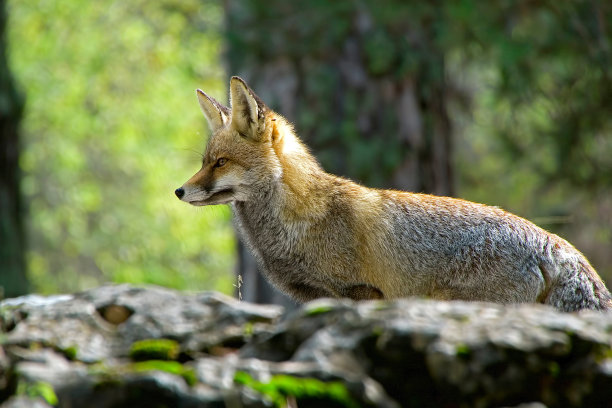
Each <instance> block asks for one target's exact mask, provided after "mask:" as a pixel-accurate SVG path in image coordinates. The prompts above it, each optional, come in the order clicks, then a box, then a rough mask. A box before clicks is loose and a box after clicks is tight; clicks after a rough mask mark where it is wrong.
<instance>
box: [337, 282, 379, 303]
mask: <svg viewBox="0 0 612 408" xmlns="http://www.w3.org/2000/svg"><path fill="white" fill-rule="evenodd" d="M342 297H347V298H349V299H351V300H376V299H384V298H385V296H384V295H383V293H382V291H381V290H380V289H378V288H377V287H375V286H372V285H368V284H366V283H364V284H360V285H353V286H348V287H346V288H344V289H343V290H342Z"/></svg>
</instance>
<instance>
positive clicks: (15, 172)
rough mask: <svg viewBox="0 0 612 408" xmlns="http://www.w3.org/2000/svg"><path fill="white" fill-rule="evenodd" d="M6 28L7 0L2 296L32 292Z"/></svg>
mask: <svg viewBox="0 0 612 408" xmlns="http://www.w3.org/2000/svg"><path fill="white" fill-rule="evenodd" d="M5 28H6V8H5V1H4V0H0V298H2V297H12V296H18V295H22V294H24V293H26V292H27V291H28V282H27V279H26V274H25V258H24V252H25V239H24V227H23V208H22V200H21V192H20V189H19V181H20V170H19V137H18V125H19V120H20V118H21V114H22V111H23V99H22V98H21V97H20V95H19V94H18V93H17V90H16V89H15V85H14V83H13V81H12V78H11V75H10V72H9V67H8V62H7V54H6V36H5Z"/></svg>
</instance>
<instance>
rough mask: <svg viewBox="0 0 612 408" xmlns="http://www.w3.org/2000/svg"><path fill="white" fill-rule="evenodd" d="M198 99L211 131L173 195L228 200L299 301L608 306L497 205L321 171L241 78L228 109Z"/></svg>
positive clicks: (265, 265)
mask: <svg viewBox="0 0 612 408" xmlns="http://www.w3.org/2000/svg"><path fill="white" fill-rule="evenodd" d="M197 96H198V100H199V103H200V107H201V109H202V112H203V113H204V115H205V116H206V118H207V120H208V123H209V125H210V128H211V130H212V136H211V137H210V139H209V141H208V144H207V147H206V151H205V153H204V158H203V163H202V168H201V169H200V170H199V171H198V172H197V173H196V174H195V175H194V176H193V177H192V178H190V179H189V180H188V181H187V182H186V183H185V184H184V185H183V186H182V187H181V188H179V189H177V190H176V195H177V196H178V197H179V198H180V199H181V200H183V201H186V202H188V203H190V204H193V205H198V206H200V205H213V204H230V205H231V207H232V209H233V213H234V219H235V223H236V225H237V228H238V230H239V232H240V234H241V235H242V237H243V239H244V241H245V242H246V243H247V245H248V247H249V248H250V250H251V251H252V253H253V254H254V255H255V258H256V259H257V261H258V262H259V264H260V266H261V268H262V270H263V273H264V274H265V276H266V278H267V279H268V280H269V281H270V282H271V283H272V284H274V285H275V286H276V287H277V288H278V289H280V290H281V291H283V292H285V293H287V294H288V295H290V296H291V297H293V298H294V299H296V300H297V301H301V302H304V301H309V300H311V299H315V298H319V297H336V298H339V297H347V298H351V299H355V300H361V299H393V298H399V297H407V296H424V297H429V298H432V299H444V300H451V299H460V300H480V301H491V302H498V303H506V304H509V303H526V302H539V303H544V304H548V305H552V306H554V307H556V308H557V309H560V310H563V311H575V310H579V309H597V310H604V309H611V308H612V298H611V296H610V292H609V291H608V289H607V288H606V286H605V285H604V283H603V282H602V280H601V278H600V277H599V276H598V275H597V272H595V270H594V269H593V267H592V266H591V265H590V264H589V262H588V261H587V259H586V258H585V257H584V256H583V255H582V254H581V253H580V252H579V251H578V250H577V249H575V248H574V247H573V246H572V245H571V244H569V243H568V242H567V241H565V240H563V239H562V238H560V237H558V236H557V235H555V234H552V233H550V232H547V231H545V230H543V229H542V228H539V227H538V226H536V225H534V224H533V223H531V222H529V221H527V220H525V219H523V218H520V217H518V216H516V215H513V214H510V213H508V212H506V211H504V210H501V209H499V208H496V207H490V206H486V205H482V204H477V203H473V202H469V201H465V200H460V199H455V198H449V197H438V196H433V195H427V194H415V193H409V192H403V191H394V190H380V189H372V188H367V187H364V186H362V185H359V184H357V183H354V182H352V181H350V180H347V179H344V178H340V177H337V176H334V175H332V174H329V173H326V172H325V171H324V170H323V169H322V168H321V166H320V165H319V163H318V162H317V160H316V159H315V158H314V157H313V156H312V155H311V153H310V152H309V150H308V148H307V147H306V146H305V145H304V144H303V143H302V142H301V141H300V139H299V138H298V137H297V135H296V134H295V132H294V130H293V128H292V126H291V124H290V123H289V122H288V121H287V120H285V119H284V118H283V117H282V116H280V115H279V114H277V113H275V112H274V111H272V110H270V109H269V108H268V107H267V106H266V105H265V104H264V103H263V102H262V101H261V100H260V99H259V98H258V97H257V96H256V95H255V93H254V92H253V91H252V90H251V89H250V88H249V87H248V86H247V84H246V83H245V82H244V81H243V80H242V79H240V78H239V77H233V78H232V79H231V81H230V97H231V109H230V108H227V107H225V106H223V105H222V104H220V103H219V102H217V101H216V100H215V99H213V98H212V97H210V96H208V95H207V94H206V93H204V92H203V91H201V90H198V91H197Z"/></svg>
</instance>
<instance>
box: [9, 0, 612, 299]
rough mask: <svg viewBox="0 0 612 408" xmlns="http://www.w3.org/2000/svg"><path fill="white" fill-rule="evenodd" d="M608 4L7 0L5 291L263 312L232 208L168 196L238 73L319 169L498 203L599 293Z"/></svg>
mask: <svg viewBox="0 0 612 408" xmlns="http://www.w3.org/2000/svg"><path fill="white" fill-rule="evenodd" d="M610 30H612V3H610V2H607V1H605V0H600V1H597V0H594V1H583V0H575V1H568V2H558V1H553V0H550V1H534V0H529V1H527V0H492V1H488V2H477V1H474V0H441V1H434V2H432V1H425V0H412V1H400V0H383V1H381V0H378V1H373V0H354V1H334V2H330V1H320V0H313V1H295V2H287V1H280V0H267V1H262V0H245V1H239V0H226V1H224V2H221V1H213V0H160V1H156V2H147V1H145V0H132V1H129V2H122V1H99V2H88V1H84V0H71V1H63V2H60V1H57V0H41V1H27V2H26V1H21V0H8V1H6V0H0V35H1V41H0V74H1V77H0V132H1V133H0V154H1V156H0V158H1V162H0V170H1V173H0V246H1V247H0V286H1V287H2V288H3V292H4V295H5V296H13V295H17V294H20V293H25V292H28V291H36V292H43V293H50V292H59V291H62V292H63V291H75V290H80V289H84V288H88V287H92V286H95V285H98V284H101V283H103V282H108V281H112V282H145V283H155V284H160V285H164V286H168V287H173V288H179V289H189V290H206V289H215V290H220V291H223V292H226V293H231V292H232V291H233V290H234V288H233V284H234V283H235V271H236V270H237V269H238V270H240V271H241V272H242V273H243V275H244V277H245V282H244V288H245V290H246V291H247V297H246V298H247V300H269V299H270V297H271V296H273V295H272V294H271V292H270V291H269V288H268V289H267V288H264V287H263V286H261V287H260V286H259V285H262V282H261V281H260V280H259V279H258V278H257V275H256V272H255V269H256V268H255V266H254V264H253V261H252V259H250V258H249V257H248V256H247V254H246V253H245V251H244V248H242V246H241V245H239V244H237V243H236V239H235V237H234V234H233V229H232V226H231V214H230V211H229V209H228V208H227V206H223V207H211V208H203V209H196V208H193V207H190V206H187V205H185V204H184V203H181V202H179V201H178V200H177V199H176V198H175V197H174V196H173V190H174V189H175V188H176V187H178V186H180V185H181V184H182V183H183V182H184V181H185V180H186V179H187V178H188V177H190V176H191V175H192V174H193V173H194V172H195V171H196V170H197V169H198V168H199V164H200V152H201V150H203V148H204V144H205V141H206V138H207V137H208V129H207V126H206V123H205V120H204V118H203V117H202V115H201V113H200V110H199V108H198V106H197V103H196V97H195V92H194V90H195V88H198V87H199V88H202V89H204V90H205V91H206V92H207V93H209V94H211V95H213V96H215V97H217V98H218V99H219V100H220V101H222V102H227V87H228V83H229V77H230V76H231V75H240V76H242V77H243V78H245V79H246V80H247V82H249V84H250V85H251V87H252V88H253V89H254V90H255V92H257V93H258V95H259V96H260V97H262V99H263V100H264V101H266V102H267V103H268V105H269V106H270V107H272V108H273V109H276V110H277V111H278V112H279V113H281V114H283V115H285V116H286V117H288V118H289V119H290V120H292V121H293V122H294V123H295V124H296V128H297V130H298V134H299V135H300V136H301V137H302V138H303V139H305V140H306V142H307V143H308V144H309V145H310V146H311V147H312V148H313V151H314V152H315V153H316V155H317V156H318V157H319V159H320V160H321V162H322V164H323V166H324V167H325V168H326V169H327V170H328V171H331V172H334V173H337V174H342V175H345V176H349V177H351V178H354V179H356V180H358V181H360V182H363V183H365V184H367V185H370V186H376V187H394V188H401V189H406V190H411V191H422V192H432V193H436V194H442V195H453V196H457V197H462V198H466V199H469V200H473V201H478V202H483V203H487V204H490V205H496V206H500V207H502V208H505V209H507V210H509V211H511V212H514V213H516V214H518V215H521V216H523V217H526V218H528V219H530V220H532V221H534V222H536V223H537V224H538V225H540V226H542V227H544V228H546V229H548V230H551V231H553V232H555V233H557V234H559V235H561V236H562V237H564V238H566V239H568V240H569V241H570V242H572V243H573V244H574V245H575V246H576V247H578V248H579V249H580V250H581V251H582V252H584V253H585V255H586V256H587V257H588V258H589V260H590V261H591V263H592V264H593V265H594V266H595V268H596V269H597V270H598V271H599V273H600V274H601V275H602V277H604V279H605V280H606V281H607V283H608V286H610V285H611V284H612V50H611V48H610V47H611V46H612V45H611V40H612V38H611V35H610Z"/></svg>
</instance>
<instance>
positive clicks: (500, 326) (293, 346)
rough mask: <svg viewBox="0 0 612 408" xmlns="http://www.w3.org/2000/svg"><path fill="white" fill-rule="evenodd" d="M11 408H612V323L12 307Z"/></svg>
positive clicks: (470, 315) (24, 303) (487, 314)
mask: <svg viewBox="0 0 612 408" xmlns="http://www.w3.org/2000/svg"><path fill="white" fill-rule="evenodd" d="M0 328H1V329H2V334H1V335H0V336H1V337H0V339H1V348H0V402H3V403H2V405H1V407H21V406H24V407H25V406H40V407H45V406H59V407H75V406H87V407H94V408H97V407H100V408H103V407H123V406H125V407H139V406H143V407H145V406H172V407H226V406H241V407H264V406H285V405H286V404H289V406H296V405H297V406H299V407H300V408H303V407H390V408H395V407H440V406H444V407H523V408H527V407H531V408H542V407H551V408H552V407H580V406H589V407H607V406H609V402H610V401H612V351H611V349H612V335H611V333H612V313H597V312H590V311H585V312H581V313H576V314H567V313H560V312H557V311H555V310H553V309H550V308H548V307H545V306H540V305H517V306H504V305H495V304H487V303H476V302H475V303H466V302H436V301H431V300H422V299H404V300H397V301H391V302H382V301H372V302H359V303H355V302H351V301H348V300H330V299H321V300H317V301H315V302H311V303H309V304H306V305H304V306H303V307H302V308H300V309H298V310H297V311H294V312H291V313H288V314H283V310H282V308H280V307H277V306H261V305H253V304H249V303H246V302H239V301H237V300H235V299H233V298H230V297H227V296H224V295H221V294H218V293H212V292H207V293H199V294H188V293H179V292H176V291H172V290H168V289H163V288H158V287H145V288H141V287H133V286H129V285H111V286H102V287H99V288H96V289H92V290H89V291H86V292H83V293H78V294H74V295H56V296H49V297H42V296H37V295H29V296H25V297H21V298H16V299H7V300H5V301H3V302H0Z"/></svg>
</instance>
